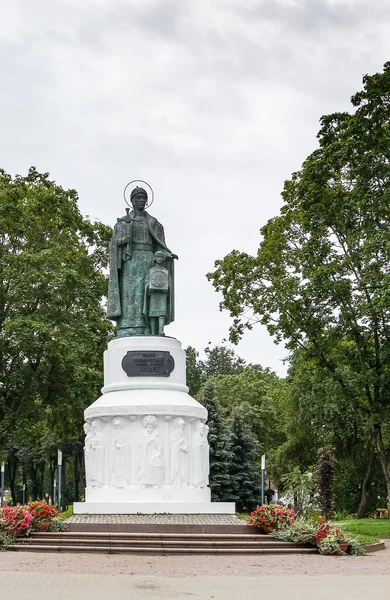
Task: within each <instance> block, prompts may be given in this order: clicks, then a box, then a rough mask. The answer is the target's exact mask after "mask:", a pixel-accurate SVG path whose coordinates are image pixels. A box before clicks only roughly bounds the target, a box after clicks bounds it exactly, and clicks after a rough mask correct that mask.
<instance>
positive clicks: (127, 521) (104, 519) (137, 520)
mask: <svg viewBox="0 0 390 600" xmlns="http://www.w3.org/2000/svg"><path fill="white" fill-rule="evenodd" d="M66 523H77V524H80V523H81V524H84V523H85V524H90V523H102V524H107V525H117V524H119V525H241V526H242V525H245V521H244V520H242V519H239V518H238V517H236V515H163V514H160V515H158V514H156V515H73V516H71V517H69V518H68V519H66Z"/></svg>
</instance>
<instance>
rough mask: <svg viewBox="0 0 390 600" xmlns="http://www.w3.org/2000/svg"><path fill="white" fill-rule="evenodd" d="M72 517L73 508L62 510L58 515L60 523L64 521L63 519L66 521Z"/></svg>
mask: <svg viewBox="0 0 390 600" xmlns="http://www.w3.org/2000/svg"><path fill="white" fill-rule="evenodd" d="M72 515H73V506H70V507H69V508H68V510H64V511H63V512H62V513H60V519H61V521H65V519H68V518H69V517H71V516H72Z"/></svg>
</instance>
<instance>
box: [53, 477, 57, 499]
mask: <svg viewBox="0 0 390 600" xmlns="http://www.w3.org/2000/svg"><path fill="white" fill-rule="evenodd" d="M53 492H54V497H53V504H54V506H55V505H56V504H57V479H56V478H55V477H54V482H53Z"/></svg>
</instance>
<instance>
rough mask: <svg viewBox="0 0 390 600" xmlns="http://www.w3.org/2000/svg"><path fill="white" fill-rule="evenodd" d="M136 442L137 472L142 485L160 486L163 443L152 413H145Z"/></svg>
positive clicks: (163, 462) (162, 471)
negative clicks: (141, 428)
mask: <svg viewBox="0 0 390 600" xmlns="http://www.w3.org/2000/svg"><path fill="white" fill-rule="evenodd" d="M142 424H143V427H144V429H143V430H142V431H141V433H140V436H139V440H138V444H137V472H138V479H139V482H140V484H141V485H142V487H154V488H158V487H161V486H162V483H163V480H164V473H165V460H164V456H163V444H162V442H161V440H160V435H159V432H158V430H157V428H158V420H157V417H155V416H154V415H146V417H144V418H143V421H142Z"/></svg>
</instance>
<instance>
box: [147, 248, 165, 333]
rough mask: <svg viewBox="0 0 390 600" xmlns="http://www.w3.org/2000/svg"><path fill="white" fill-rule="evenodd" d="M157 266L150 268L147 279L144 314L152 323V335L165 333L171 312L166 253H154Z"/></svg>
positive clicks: (148, 321)
mask: <svg viewBox="0 0 390 600" xmlns="http://www.w3.org/2000/svg"><path fill="white" fill-rule="evenodd" d="M154 262H155V266H154V267H152V268H151V269H149V272H148V275H147V277H146V280H145V300H144V315H145V320H146V322H147V323H149V324H150V332H151V334H152V335H164V325H165V323H166V321H167V318H168V315H169V314H170V307H169V302H170V297H169V290H170V289H171V288H172V281H171V275H170V273H169V271H168V269H166V268H165V266H164V263H165V253H164V252H162V251H161V250H159V251H157V252H155V254H154Z"/></svg>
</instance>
